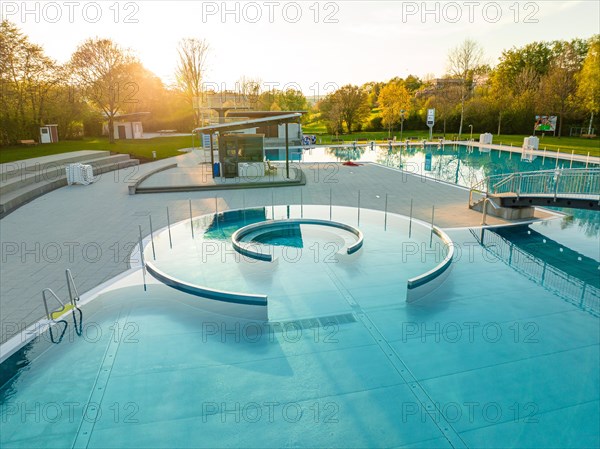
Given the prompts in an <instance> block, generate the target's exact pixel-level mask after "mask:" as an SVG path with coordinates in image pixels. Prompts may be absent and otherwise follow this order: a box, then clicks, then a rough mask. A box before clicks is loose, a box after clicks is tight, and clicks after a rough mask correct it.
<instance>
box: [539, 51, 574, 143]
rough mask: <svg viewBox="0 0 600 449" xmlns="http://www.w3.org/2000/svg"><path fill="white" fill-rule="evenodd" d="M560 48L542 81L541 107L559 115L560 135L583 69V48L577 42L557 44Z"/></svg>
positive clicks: (571, 106)
mask: <svg viewBox="0 0 600 449" xmlns="http://www.w3.org/2000/svg"><path fill="white" fill-rule="evenodd" d="M555 48H556V49H557V50H558V51H557V54H556V56H555V58H554V59H553V60H552V64H551V66H550V69H549V70H548V73H547V74H546V75H545V76H544V77H543V78H542V79H541V81H540V95H539V99H540V101H539V103H540V108H541V109H543V110H546V111H547V112H549V113H553V114H557V115H558V116H559V129H558V137H559V138H560V136H561V135H562V132H563V121H564V116H565V114H566V113H567V112H568V111H570V110H572V109H573V102H574V99H575V94H576V92H577V82H576V75H577V73H579V71H580V70H581V63H582V59H581V50H580V49H579V48H578V47H577V42H575V41H572V42H565V43H560V44H557V45H555Z"/></svg>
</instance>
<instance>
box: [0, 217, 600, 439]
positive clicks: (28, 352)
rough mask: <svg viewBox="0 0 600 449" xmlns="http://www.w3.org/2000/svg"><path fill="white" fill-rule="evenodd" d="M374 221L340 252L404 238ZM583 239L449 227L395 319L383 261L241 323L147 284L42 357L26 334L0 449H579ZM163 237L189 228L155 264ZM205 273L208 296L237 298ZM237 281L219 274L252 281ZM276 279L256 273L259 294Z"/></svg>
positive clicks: (313, 279) (591, 396)
mask: <svg viewBox="0 0 600 449" xmlns="http://www.w3.org/2000/svg"><path fill="white" fill-rule="evenodd" d="M291 210H292V211H293V213H298V212H299V211H298V210H296V209H293V208H292V209H291ZM348 213H349V214H350V215H349V217H350V216H351V217H352V219H353V220H354V221H353V223H352V224H353V225H356V221H357V217H356V216H355V215H354V214H353V213H352V211H351V210H350V211H348ZM334 214H335V211H334ZM285 215H286V208H275V216H285ZM261 216H263V217H268V216H269V210H268V209H267V210H266V211H265V210H263V211H262V212H261V211H258V212H257V211H252V212H251V211H247V213H246V214H245V217H244V214H242V217H241V220H240V214H239V213H237V215H232V217H235V219H232V220H226V219H223V220H221V221H218V220H217V221H216V222H213V223H208V222H201V223H200V222H199V224H198V227H197V228H196V229H197V230H198V231H199V230H200V229H202V230H203V231H204V233H205V235H206V234H207V235H208V236H209V237H210V238H211V239H213V238H215V237H221V238H223V239H226V237H225V236H227V235H230V234H231V232H233V230H235V228H236V227H238V226H240V225H241V223H247V222H248V221H249V220H255V221H258V220H259V219H260V218H261ZM334 218H335V217H334ZM337 218H339V219H343V218H344V217H343V216H341V215H338V216H337ZM379 218H380V215H376V214H374V215H373V216H372V217H371V219H369V217H367V216H366V215H364V216H363V217H361V223H362V224H361V228H364V229H365V230H366V231H368V232H365V244H364V247H363V248H362V249H361V251H360V252H359V253H357V255H358V254H360V253H363V255H364V254H366V255H367V256H368V255H369V251H371V250H370V246H369V245H370V244H371V242H372V240H373V238H375V239H377V238H381V239H382V241H384V240H383V237H385V236H386V235H387V236H390V235H393V234H395V233H397V234H402V233H403V232H404V230H403V229H404V228H403V227H401V226H403V225H404V224H405V222H404V221H403V220H400V219H398V220H397V221H390V222H389V223H388V228H387V229H384V228H383V222H382V221H381V220H379ZM263 219H264V218H263ZM347 219H348V220H350V218H347ZM597 219H598V215H595V216H594V217H592V219H591V222H595V221H597ZM363 220H364V221H363ZM371 220H372V222H371ZM213 225H214V226H213ZM594 226H596V225H592V226H590V220H588V221H581V220H578V219H573V220H567V221H564V220H555V221H550V222H545V223H538V224H533V225H525V226H517V227H506V228H497V229H491V230H489V231H488V230H486V231H485V232H484V233H481V232H480V231H479V230H473V231H470V230H450V231H448V233H449V234H450V236H451V238H452V239H453V241H454V242H455V244H456V249H457V253H456V258H455V261H454V264H453V269H452V272H451V273H450V275H449V277H448V278H447V280H446V281H445V283H444V284H443V286H442V287H441V288H440V289H438V290H436V291H435V292H434V293H433V294H431V295H430V296H429V297H427V298H425V299H423V300H421V301H418V302H416V303H414V304H407V303H406V302H404V301H402V300H400V299H399V288H400V287H401V283H399V282H397V281H396V279H397V278H400V276H398V273H396V274H395V273H394V271H395V270H394V269H389V270H387V269H385V265H386V264H392V263H393V262H394V261H395V260H396V258H397V257H398V255H399V254H396V255H395V257H393V256H390V258H389V259H388V260H387V261H383V262H382V264H381V265H380V266H374V267H370V266H369V264H366V265H365V266H364V267H359V268H360V270H358V271H352V270H351V269H346V270H345V269H344V268H343V267H342V265H341V264H337V265H336V266H335V267H334V268H333V269H330V267H325V266H321V270H320V271H321V272H319V271H318V270H315V271H313V272H311V273H310V274H308V275H307V274H304V273H303V272H302V271H297V272H295V273H293V274H292V275H290V276H289V277H286V280H288V281H289V285H284V287H288V288H292V287H291V286H292V283H294V284H293V285H306V286H307V287H306V288H305V290H304V293H302V294H296V295H295V294H293V293H292V291H291V290H290V291H289V292H287V293H285V294H282V295H280V298H279V301H280V307H279V312H278V315H277V316H276V317H274V318H273V320H271V322H270V323H269V324H267V325H261V326H258V325H257V323H252V322H245V321H243V320H237V319H232V318H228V317H226V316H224V315H218V314H214V313H211V312H207V311H206V310H203V309H202V308H201V307H199V306H198V303H197V302H196V300H195V299H194V298H190V296H189V295H186V294H184V293H181V292H178V291H176V290H173V289H171V288H169V287H166V286H164V285H161V284H158V283H149V284H148V285H147V290H146V291H144V289H143V288H142V286H141V285H134V286H131V287H124V288H120V289H118V290H115V291H111V292H107V293H104V294H102V295H101V297H99V298H98V299H96V300H94V301H93V302H91V303H90V304H88V305H87V306H86V307H85V308H84V320H83V323H82V332H81V336H80V335H78V334H77V333H75V332H73V326H69V327H68V329H67V333H66V335H65V337H64V338H63V341H62V342H61V343H60V344H52V343H50V342H49V340H48V338H46V336H42V337H39V338H38V339H36V340H35V341H33V342H32V343H30V344H28V345H27V346H26V347H24V348H23V349H22V350H21V351H20V352H19V353H17V354H16V355H15V356H14V357H12V358H11V359H9V360H8V361H7V362H6V363H4V364H3V365H2V366H1V370H0V373H1V375H2V381H1V383H2V387H1V388H0V398H1V401H2V402H1V407H0V430H1V432H0V445H1V446H2V447H3V448H13V447H15V448H16V447H20V448H31V447H56V448H63V447H89V448H123V447H165V448H166V447H207V448H208V447H210V448H214V447H227V448H240V447H256V448H265V447H268V448H275V447H337V448H357V447H364V448H373V447H415V448H416V447H421V448H451V447H472V448H481V447H489V448H505V447H531V448H567V447H569V448H583V447H585V448H589V447H599V446H600V425H599V422H600V420H599V417H600V373H599V369H598V366H600V326H599V318H598V308H599V306H598V304H599V302H598V301H599V299H600V298H599V297H598V296H597V295H598V293H597V292H598V282H597V281H598V277H597V276H596V277H594V276H593V268H594V264H595V265H596V270H597V269H598V266H599V265H600V254H599V251H600V249H599V247H598V234H597V233H596V232H588V231H589V230H590V229H592V230H593V229H595V228H594ZM371 228H372V229H371ZM180 231H181V232H182V233H184V232H185V233H189V232H190V229H189V225H188V227H187V228H185V227H182V229H181V230H177V229H175V230H174V234H173V237H174V239H173V243H174V247H177V245H178V242H182V240H178V239H177V238H175V237H176V236H178V235H179V234H177V232H180ZM369 231H370V232H369ZM375 231H378V232H379V234H381V236H382V237H377V236H378V234H377V233H376V232H375ZM182 235H183V234H182ZM197 235H198V234H197ZM424 237H426V233H425V235H424ZM544 240H546V242H544ZM418 241H420V239H419V240H418ZM271 243H272V242H271ZM162 245H165V242H164V241H163V242H162V243H159V244H158V248H157V249H159V251H158V253H157V256H158V255H160V254H161V253H163V251H165V247H163V246H162ZM167 245H168V244H167ZM561 248H562V251H561V250H560V249H561ZM427 249H428V247H425V248H423V249H422V250H421V251H422V252H426V251H427ZM421 256H422V257H427V255H426V254H421V255H420V256H419V257H421ZM430 257H431V256H430ZM579 258H581V260H579ZM158 259H159V257H157V260H158ZM211 265H215V267H213V268H211V270H214V273H215V274H216V275H218V274H219V273H221V274H222V277H223V279H222V280H220V281H218V282H221V283H223V285H227V284H228V282H240V285H242V284H241V283H242V280H239V279H238V278H237V277H235V276H234V277H233V278H232V279H234V280H235V281H228V280H227V277H228V276H227V274H226V273H225V272H223V269H221V270H219V267H220V265H219V264H216V263H214V264H211ZM332 265H333V264H332ZM418 265H419V264H415V268H417V266H418ZM257 266H259V265H252V267H253V268H252V269H253V270H254V271H252V272H247V271H246V272H244V271H239V272H238V274H239V273H241V274H242V278H243V277H244V276H245V277H247V278H249V279H250V278H253V277H254V276H255V275H256V274H257V273H258V272H259V270H257V269H256V268H254V267H257ZM427 266H429V265H428V264H427V262H425V263H423V264H422V265H421V266H420V268H421V269H423V268H426V267H427ZM238 268H239V267H238ZM346 268H348V266H347V267H346ZM239 269H240V270H242V269H241V268H239ZM187 270H188V271H187V272H188V273H191V274H190V275H194V274H193V273H194V272H195V271H197V272H200V271H202V270H203V266H202V265H195V266H194V267H188V269H187ZM396 271H397V268H396ZM276 274H277V273H272V274H271V272H270V271H265V272H263V273H262V274H261V276H262V282H263V284H262V285H267V284H268V283H269V279H271V281H272V282H273V283H276V281H277V278H276V277H275V276H276ZM405 274H407V273H405ZM236 279H237V280H236ZM365 279H366V280H367V282H364V280H365ZM324 280H327V282H326V283H324V282H323V281H324ZM294 288H295V287H294ZM274 301H275V302H277V301H276V300H274ZM68 319H70V318H68Z"/></svg>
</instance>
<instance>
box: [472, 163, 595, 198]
mask: <svg viewBox="0 0 600 449" xmlns="http://www.w3.org/2000/svg"><path fill="white" fill-rule="evenodd" d="M473 192H477V193H483V194H485V196H486V197H487V196H488V195H490V194H491V195H497V194H503V193H512V194H515V195H517V197H520V196H521V195H551V196H553V197H554V198H555V199H556V198H557V197H558V196H560V195H580V196H582V195H586V196H590V195H591V196H592V197H593V198H594V199H595V198H596V196H597V197H598V201H599V202H600V168H563V169H555V170H540V171H530V172H519V173H508V174H501V175H493V176H488V177H487V178H485V179H484V180H483V181H480V182H478V183H477V184H475V185H474V186H473V187H471V189H470V193H469V205H472V196H473Z"/></svg>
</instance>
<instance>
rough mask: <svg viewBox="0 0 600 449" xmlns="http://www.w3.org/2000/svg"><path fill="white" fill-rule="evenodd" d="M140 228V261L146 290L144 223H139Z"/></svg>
mask: <svg viewBox="0 0 600 449" xmlns="http://www.w3.org/2000/svg"><path fill="white" fill-rule="evenodd" d="M138 228H139V230H140V240H139V244H140V261H141V263H142V278H143V280H144V291H146V263H145V262H144V245H143V244H142V225H138Z"/></svg>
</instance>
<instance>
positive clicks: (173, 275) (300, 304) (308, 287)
mask: <svg viewBox="0 0 600 449" xmlns="http://www.w3.org/2000/svg"><path fill="white" fill-rule="evenodd" d="M330 217H331V219H329V218H330ZM192 230H193V232H192ZM153 237H154V238H153V243H152V242H151V241H150V240H149V239H147V240H146V246H145V249H144V254H145V263H146V268H147V270H148V271H149V272H150V273H151V274H152V275H153V276H154V277H156V278H157V279H159V280H160V281H161V282H163V283H165V284H167V285H169V286H171V287H173V288H176V289H178V290H181V291H185V292H187V293H190V294H193V295H196V296H198V297H203V298H209V299H211V300H217V302H221V303H227V304H228V305H229V306H232V305H238V306H251V307H256V306H258V307H264V308H265V309H266V306H267V304H268V319H269V320H271V319H285V318H289V317H295V318H297V317H298V316H300V317H301V316H318V315H319V314H323V313H329V314H330V313H338V312H347V311H348V310H351V309H352V304H360V305H361V306H362V307H369V306H373V307H377V306H381V305H385V304H389V303H397V304H401V303H404V301H405V300H406V299H408V296H409V293H410V290H411V285H412V286H414V287H415V288H417V287H418V288H419V289H423V287H424V285H425V284H429V290H430V287H431V286H432V285H433V284H432V283H431V281H432V280H434V279H435V278H437V277H438V274H440V273H441V272H445V273H446V274H447V272H448V271H449V270H447V268H448V267H449V261H450V259H451V245H450V243H451V242H450V241H449V239H447V236H445V234H444V233H443V232H441V231H439V230H438V229H437V228H432V227H431V226H430V225H428V224H426V223H423V222H421V221H418V220H414V219H413V220H411V219H409V218H408V217H405V216H401V215H397V214H391V213H387V214H386V213H384V212H381V211H376V210H369V209H361V211H360V213H358V211H357V209H355V208H350V207H339V206H335V207H333V208H332V209H330V208H329V207H328V206H316V205H310V206H308V205H304V206H302V207H301V206H275V207H259V208H252V209H244V210H232V211H226V212H222V213H219V214H216V215H215V214H210V215H204V216H200V217H195V218H194V219H193V220H192V221H191V222H190V220H184V221H182V222H179V223H177V224H174V225H171V227H170V232H169V230H168V229H163V230H160V231H158V232H155V233H154V236H153ZM438 281H439V279H438ZM299 297H301V298H302V301H291V300H290V298H299ZM213 302H214V301H213ZM223 313H229V312H223ZM265 318H266V312H265Z"/></svg>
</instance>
